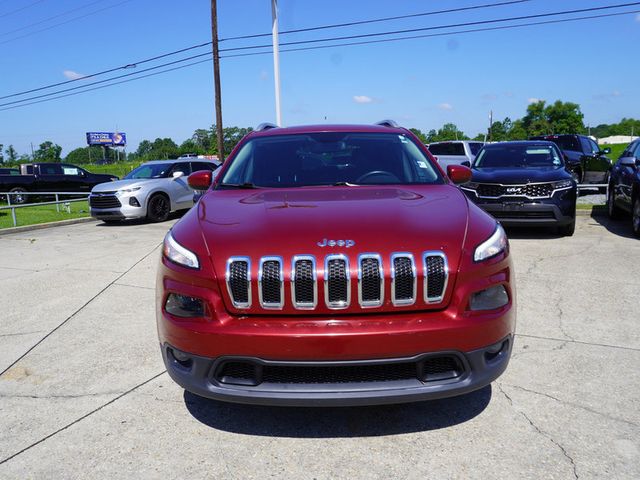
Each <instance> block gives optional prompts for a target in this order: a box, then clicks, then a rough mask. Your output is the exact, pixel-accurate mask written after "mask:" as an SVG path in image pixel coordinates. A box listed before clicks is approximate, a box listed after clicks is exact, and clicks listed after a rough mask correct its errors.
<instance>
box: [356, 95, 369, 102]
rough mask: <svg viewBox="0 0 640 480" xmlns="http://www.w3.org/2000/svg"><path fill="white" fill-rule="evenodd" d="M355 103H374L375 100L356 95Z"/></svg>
mask: <svg viewBox="0 0 640 480" xmlns="http://www.w3.org/2000/svg"><path fill="white" fill-rule="evenodd" d="M353 101H354V102H356V103H373V98H371V97H367V96H366V95H354V96H353Z"/></svg>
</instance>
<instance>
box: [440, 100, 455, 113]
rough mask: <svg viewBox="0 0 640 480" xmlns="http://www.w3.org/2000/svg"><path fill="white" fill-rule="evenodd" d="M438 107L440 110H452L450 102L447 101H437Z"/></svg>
mask: <svg viewBox="0 0 640 480" xmlns="http://www.w3.org/2000/svg"><path fill="white" fill-rule="evenodd" d="M438 108H439V109H440V110H447V111H450V110H453V105H451V104H450V103H447V102H443V103H439V104H438Z"/></svg>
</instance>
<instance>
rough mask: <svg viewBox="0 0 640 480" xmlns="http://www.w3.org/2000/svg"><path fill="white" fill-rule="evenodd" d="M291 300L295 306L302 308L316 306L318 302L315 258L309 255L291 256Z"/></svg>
mask: <svg viewBox="0 0 640 480" xmlns="http://www.w3.org/2000/svg"><path fill="white" fill-rule="evenodd" d="M291 300H292V301H293V306H294V307H295V308H299V309H302V310H305V309H313V308H316V305H317V304H318V281H317V277H316V259H315V258H314V257H312V256H311V255H297V256H295V257H293V261H292V268H291Z"/></svg>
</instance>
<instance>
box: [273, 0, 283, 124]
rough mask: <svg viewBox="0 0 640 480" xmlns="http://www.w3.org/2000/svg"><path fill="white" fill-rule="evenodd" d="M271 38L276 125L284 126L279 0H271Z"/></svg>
mask: <svg viewBox="0 0 640 480" xmlns="http://www.w3.org/2000/svg"><path fill="white" fill-rule="evenodd" d="M271 39H272V42H273V81H274V84H275V88H276V125H278V126H279V127H281V126H282V111H281V110H280V47H279V43H278V0H271Z"/></svg>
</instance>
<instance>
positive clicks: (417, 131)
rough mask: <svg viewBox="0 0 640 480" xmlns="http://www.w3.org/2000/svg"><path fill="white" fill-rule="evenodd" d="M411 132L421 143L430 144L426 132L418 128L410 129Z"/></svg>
mask: <svg viewBox="0 0 640 480" xmlns="http://www.w3.org/2000/svg"><path fill="white" fill-rule="evenodd" d="M409 130H410V131H411V133H413V134H414V135H415V136H416V137H418V138H419V139H420V141H421V142H422V143H429V142H428V141H427V136H426V135H425V134H424V132H423V131H422V130H420V129H418V128H410V129H409Z"/></svg>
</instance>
